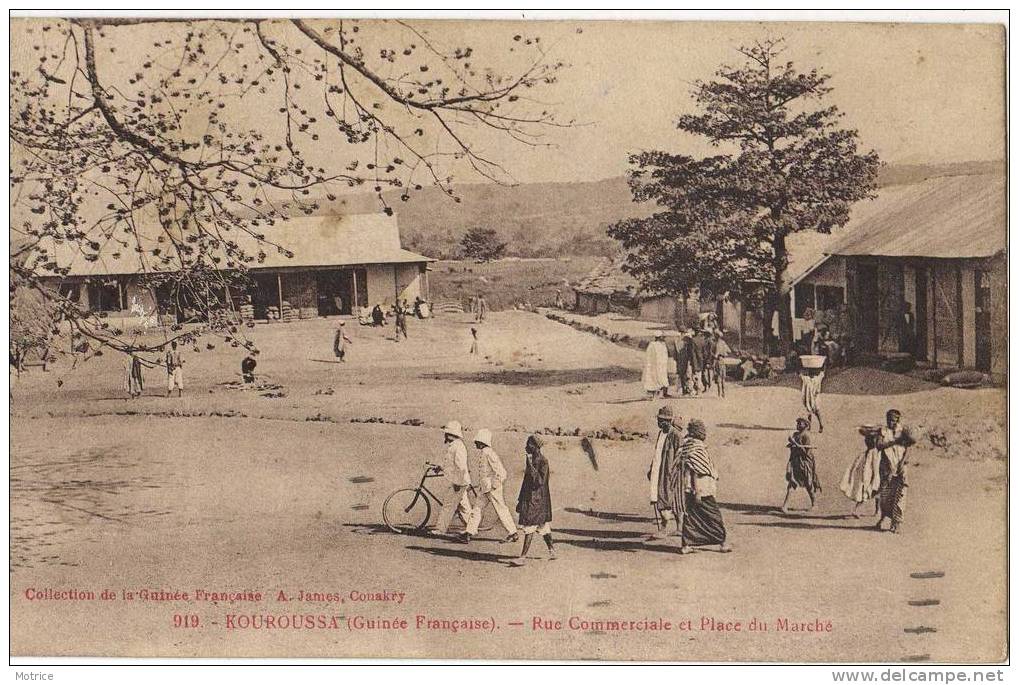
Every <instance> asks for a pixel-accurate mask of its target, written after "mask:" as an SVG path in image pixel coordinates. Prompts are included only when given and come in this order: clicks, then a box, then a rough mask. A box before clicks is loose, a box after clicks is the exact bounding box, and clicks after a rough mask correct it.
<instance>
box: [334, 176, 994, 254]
mask: <svg viewBox="0 0 1019 685" xmlns="http://www.w3.org/2000/svg"><path fill="white" fill-rule="evenodd" d="M994 172H998V173H1004V164H1003V163H1002V162H963V163H958V164H936V165H921V164H915V165H890V166H886V167H884V168H882V170H881V172H880V174H879V177H878V184H879V185H880V186H881V187H886V186H894V185H902V184H909V183H917V182H919V181H922V180H924V179H926V178H935V177H939V176H957V175H969V174H979V173H994ZM456 194H457V195H458V196H459V197H460V202H459V203H457V202H454V200H453V199H452V198H450V197H448V196H447V195H445V194H443V193H442V192H441V191H440V190H439V189H437V188H434V187H432V188H425V189H423V190H421V191H419V192H416V193H413V194H412V195H411V199H410V200H408V201H407V202H401V201H400V199H399V193H386V194H385V195H384V197H385V198H386V201H387V202H388V203H389V204H390V206H392V208H393V210H394V211H395V212H396V213H397V216H398V218H399V225H400V233H401V236H402V239H403V244H404V246H405V247H407V248H408V249H411V250H414V251H417V252H421V253H423V254H426V255H428V256H431V257H438V258H455V257H457V256H458V246H459V243H460V238H461V237H462V236H463V234H464V233H466V232H467V231H468V230H469V229H471V228H473V227H475V226H481V227H484V228H494V229H495V230H496V231H497V232H498V233H499V235H500V237H501V239H502V240H503V241H505V242H506V243H507V249H506V254H507V255H508V256H516V257H556V256H564V255H578V256H581V255H599V256H611V255H613V254H616V253H617V252H618V250H619V244H618V243H617V242H616V241H614V240H612V239H611V238H609V237H608V235H607V234H606V229H607V228H608V226H609V225H610V224H612V223H614V222H616V221H619V220H620V219H625V218H630V217H637V216H646V215H648V214H650V213H651V212H653V211H654V207H653V206H651V205H647V204H645V205H638V204H636V203H634V202H633V201H632V200H631V196H630V190H629V187H628V186H627V182H626V179H625V178H622V177H619V178H609V179H605V180H601V181H590V182H578V183H524V184H521V185H517V186H499V185H495V184H488V183H463V184H459V185H457V186H456ZM320 205H321V207H320V209H319V211H320V212H321V213H332V212H337V213H342V212H377V211H380V205H379V201H378V198H377V197H375V196H374V195H371V194H367V193H359V194H353V195H346V196H342V197H339V198H337V199H336V200H335V201H332V202H330V201H327V200H322V201H320Z"/></svg>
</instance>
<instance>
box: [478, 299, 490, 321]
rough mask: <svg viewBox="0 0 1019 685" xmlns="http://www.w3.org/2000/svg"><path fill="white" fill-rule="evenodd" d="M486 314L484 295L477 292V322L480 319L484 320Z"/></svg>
mask: <svg viewBox="0 0 1019 685" xmlns="http://www.w3.org/2000/svg"><path fill="white" fill-rule="evenodd" d="M486 314H488V302H487V301H486V300H485V296H484V295H480V294H479V295H478V312H477V320H478V323H481V322H482V321H484V320H485V315H486Z"/></svg>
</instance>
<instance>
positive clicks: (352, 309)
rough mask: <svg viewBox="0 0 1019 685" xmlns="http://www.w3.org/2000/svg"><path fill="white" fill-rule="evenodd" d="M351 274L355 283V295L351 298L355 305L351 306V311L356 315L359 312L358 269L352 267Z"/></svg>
mask: <svg viewBox="0 0 1019 685" xmlns="http://www.w3.org/2000/svg"><path fill="white" fill-rule="evenodd" d="M350 275H351V277H352V279H353V280H352V283H353V284H354V297H353V298H352V299H351V301H352V302H353V303H354V306H353V307H352V308H351V310H350V313H351V314H354V315H356V314H357V308H358V304H357V269H351V270H350Z"/></svg>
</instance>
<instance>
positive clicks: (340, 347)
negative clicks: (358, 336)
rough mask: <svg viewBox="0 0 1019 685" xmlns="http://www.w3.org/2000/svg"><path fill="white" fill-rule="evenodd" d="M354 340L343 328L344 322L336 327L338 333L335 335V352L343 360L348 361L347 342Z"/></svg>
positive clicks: (350, 342)
mask: <svg viewBox="0 0 1019 685" xmlns="http://www.w3.org/2000/svg"><path fill="white" fill-rule="evenodd" d="M353 342H354V341H353V340H351V339H350V338H348V337H347V334H346V332H345V331H344V330H343V322H342V321H341V322H340V325H339V326H337V327H336V335H334V336H333V354H334V355H336V358H337V359H339V360H340V361H341V362H345V361H347V359H346V356H347V344H352V343H353Z"/></svg>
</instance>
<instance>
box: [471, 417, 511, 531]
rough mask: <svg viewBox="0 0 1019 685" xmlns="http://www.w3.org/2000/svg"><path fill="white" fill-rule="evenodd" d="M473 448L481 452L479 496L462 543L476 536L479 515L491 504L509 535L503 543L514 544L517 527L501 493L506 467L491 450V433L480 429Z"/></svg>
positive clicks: (475, 435)
mask: <svg viewBox="0 0 1019 685" xmlns="http://www.w3.org/2000/svg"><path fill="white" fill-rule="evenodd" d="M474 446H475V447H477V448H478V449H479V450H481V483H480V485H481V494H480V495H479V496H478V498H477V500H475V502H474V511H472V512H471V518H470V520H469V521H468V522H467V530H466V531H465V532H464V541H465V542H470V541H471V537H472V536H474V535H477V534H478V526H479V525H481V514H482V513H483V512H484V511H485V506H486V505H488V504H491V505H492V507H493V508H494V509H495V513H496V514H498V516H499V522H500V523H502V527H503V528H505V529H506V532H507V533H508V534H509V535H508V537H507V538H506V539H505V540H503V542H516V541H517V539H518V537H519V536H518V535H517V526H516V524H515V523H513V516H512V515H511V514H510V511H509V507H507V506H506V500H505V498H504V497H503V491H502V484H503V483H504V482H505V481H506V467H504V466H503V465H502V459H500V458H499V455H498V454H496V452H495V450H494V449H492V431H490V430H488V429H487V428H482V429H481V430H479V431H478V432H477V433H475V434H474Z"/></svg>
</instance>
